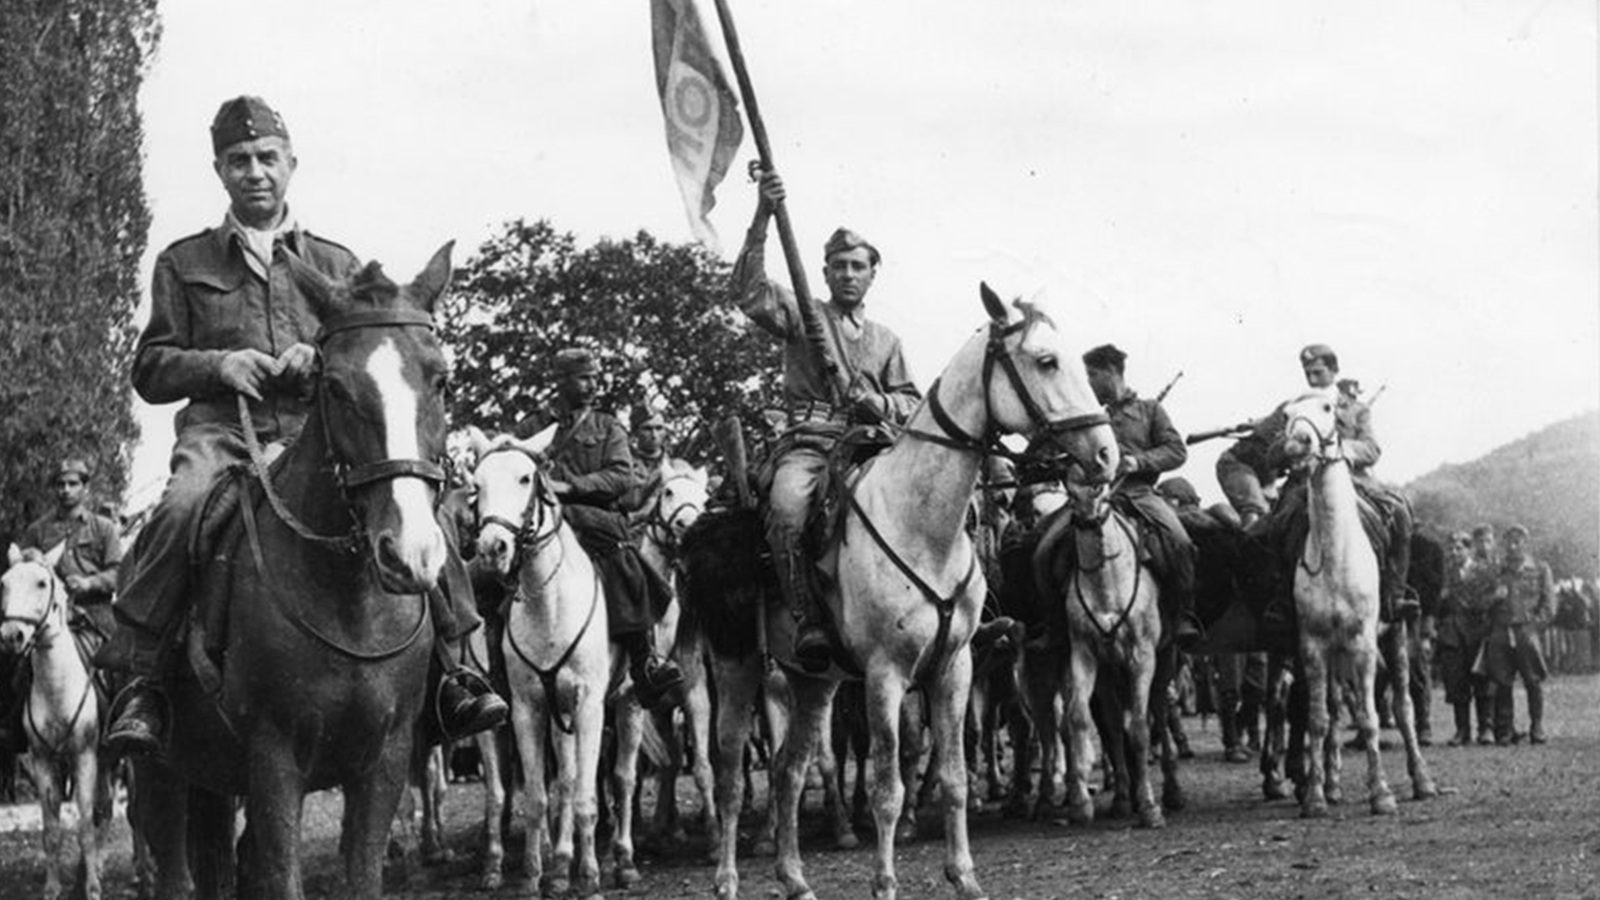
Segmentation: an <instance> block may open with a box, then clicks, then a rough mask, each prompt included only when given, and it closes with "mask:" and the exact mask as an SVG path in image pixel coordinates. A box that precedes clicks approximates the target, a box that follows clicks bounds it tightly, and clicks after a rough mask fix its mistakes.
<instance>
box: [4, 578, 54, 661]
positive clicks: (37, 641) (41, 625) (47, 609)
mask: <svg viewBox="0 0 1600 900" xmlns="http://www.w3.org/2000/svg"><path fill="white" fill-rule="evenodd" d="M38 564H39V565H41V566H42V565H44V563H43V562H42V561H39V562H38ZM60 587H61V579H59V578H57V577H55V573H53V572H52V573H50V598H49V599H48V600H46V601H45V604H44V611H43V612H41V613H39V615H38V617H37V618H29V617H28V616H17V615H12V614H11V613H10V612H7V613H5V615H3V616H0V623H5V622H21V623H22V624H24V625H31V626H33V634H31V635H29V636H28V641H27V643H25V644H23V645H22V649H21V650H19V651H17V655H18V656H20V657H22V658H23V659H26V658H27V657H28V654H30V653H32V652H33V651H34V650H36V649H38V648H40V647H49V646H50V644H49V643H47V642H44V641H42V640H41V638H43V637H44V631H45V626H46V625H47V624H49V623H50V621H51V619H52V618H54V616H55V612H56V610H57V609H60V608H61V600H60V594H61V592H60V590H58V589H59V588H60Z"/></svg>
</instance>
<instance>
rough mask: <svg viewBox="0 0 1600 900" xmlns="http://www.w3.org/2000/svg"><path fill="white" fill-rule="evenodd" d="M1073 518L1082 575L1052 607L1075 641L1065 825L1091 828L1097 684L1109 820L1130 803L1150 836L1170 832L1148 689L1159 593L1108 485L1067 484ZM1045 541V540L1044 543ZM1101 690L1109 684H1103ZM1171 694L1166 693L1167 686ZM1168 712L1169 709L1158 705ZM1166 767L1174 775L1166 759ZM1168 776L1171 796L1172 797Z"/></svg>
mask: <svg viewBox="0 0 1600 900" xmlns="http://www.w3.org/2000/svg"><path fill="white" fill-rule="evenodd" d="M1067 494H1068V497H1069V498H1070V507H1071V508H1070V513H1069V515H1068V516H1066V517H1065V520H1066V521H1065V523H1064V524H1065V525H1066V526H1067V527H1068V528H1070V529H1071V535H1070V536H1067V537H1064V539H1066V540H1071V541H1073V542H1074V550H1075V556H1076V559H1077V565H1076V566H1075V567H1074V568H1073V571H1072V572H1071V573H1070V574H1069V575H1068V576H1067V577H1066V580H1065V583H1064V584H1062V585H1061V589H1062V591H1063V592H1064V594H1063V595H1062V596H1059V597H1055V598H1052V600H1053V602H1059V603H1063V604H1064V605H1065V610H1066V622H1067V633H1068V635H1069V637H1070V640H1069V650H1068V660H1069V662H1068V666H1067V680H1066V705H1067V722H1068V736H1069V739H1070V740H1071V742H1072V754H1071V767H1070V768H1069V769H1068V772H1067V815H1068V818H1069V819H1071V820H1072V821H1073V822H1076V823H1080V824H1083V823H1087V822H1090V821H1092V820H1093V819H1094V801H1093V800H1091V799H1090V797H1089V787H1088V783H1089V770H1090V766H1091V765H1092V764H1093V761H1094V756H1093V743H1094V721H1093V718H1092V716H1091V715H1090V710H1089V704H1090V701H1091V699H1092V698H1093V697H1094V695H1095V688H1096V686H1097V684H1098V685H1099V686H1100V688H1101V696H1102V697H1103V698H1105V699H1106V700H1107V701H1108V703H1109V705H1110V707H1111V708H1108V709H1107V710H1106V712H1107V715H1106V717H1105V718H1106V722H1105V724H1106V726H1107V732H1108V733H1107V734H1106V735H1105V738H1106V740H1105V746H1104V747H1103V748H1102V750H1103V752H1104V755H1105V757H1106V759H1105V760H1104V762H1105V765H1106V766H1107V768H1108V769H1110V770H1111V771H1112V772H1113V773H1114V778H1115V792H1114V799H1113V810H1114V811H1115V812H1117V813H1121V812H1122V811H1123V808H1124V807H1125V806H1126V805H1127V804H1128V802H1129V800H1130V799H1131V800H1132V803H1133V807H1134V810H1135V811H1136V812H1137V813H1138V815H1139V824H1140V825H1141V826H1143V827H1145V828H1160V827H1162V826H1163V825H1165V824H1166V823H1165V821H1164V819H1163V817H1162V813H1161V806H1159V805H1158V804H1157V803H1156V801H1155V792H1154V790H1153V788H1152V787H1151V784H1150V772H1149V759H1150V717H1149V711H1150V708H1151V703H1152V701H1151V694H1152V685H1154V684H1156V675H1157V670H1158V668H1159V667H1160V662H1161V660H1160V658H1159V652H1160V651H1159V649H1158V648H1159V646H1160V643H1161V635H1162V621H1161V607H1160V599H1161V588H1160V586H1159V585H1158V584H1157V583H1156V580H1155V577H1154V575H1153V573H1152V571H1151V569H1150V566H1149V565H1147V564H1146V563H1144V562H1142V561H1140V558H1139V543H1138V538H1137V528H1138V525H1137V524H1136V523H1134V522H1133V521H1131V520H1130V519H1129V517H1128V516H1126V515H1125V514H1123V512H1122V511H1120V510H1118V509H1115V508H1114V507H1113V506H1112V503H1111V496H1110V492H1109V491H1108V490H1107V489H1106V486H1105V485H1085V484H1082V483H1079V482H1078V481H1077V480H1076V479H1072V478H1069V479H1067ZM1047 540H1048V539H1047ZM1101 682H1104V683H1101ZM1161 689H1162V690H1165V685H1164V684H1162V685H1161ZM1161 708H1162V711H1163V713H1164V712H1165V705H1164V703H1163V704H1162V705H1161ZM1163 761H1164V762H1165V763H1168V764H1170V765H1171V766H1173V767H1175V765H1176V764H1175V761H1173V760H1172V759H1171V758H1170V754H1166V755H1164V757H1163ZM1174 776H1175V771H1173V770H1172V769H1171V768H1169V769H1168V777H1167V778H1166V779H1165V780H1166V783H1167V786H1168V789H1169V790H1170V789H1172V788H1175V787H1176V784H1177V781H1176V778H1175V777H1174Z"/></svg>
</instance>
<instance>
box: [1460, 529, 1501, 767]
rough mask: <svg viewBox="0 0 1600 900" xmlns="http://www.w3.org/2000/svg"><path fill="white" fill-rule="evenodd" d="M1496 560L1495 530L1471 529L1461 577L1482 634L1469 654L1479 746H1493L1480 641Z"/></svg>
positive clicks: (1490, 695)
mask: <svg viewBox="0 0 1600 900" xmlns="http://www.w3.org/2000/svg"><path fill="white" fill-rule="evenodd" d="M1498 566H1499V558H1498V557H1497V556H1496V553H1495V546H1494V528H1493V527H1492V526H1490V525H1488V524H1483V525H1479V526H1478V527H1476V528H1474V529H1472V555H1471V558H1470V559H1468V560H1467V566H1466V568H1465V570H1464V574H1463V577H1462V582H1463V585H1462V590H1461V599H1462V602H1463V603H1464V604H1466V605H1467V606H1468V607H1469V608H1470V610H1471V614H1472V615H1473V616H1474V617H1475V618H1476V619H1477V620H1478V621H1479V623H1480V625H1481V628H1482V633H1481V634H1480V635H1479V638H1478V642H1477V645H1476V647H1475V648H1474V649H1473V651H1472V656H1470V657H1469V658H1470V659H1472V660H1473V663H1472V669H1471V672H1472V692H1473V705H1474V706H1475V707H1476V708H1477V711H1478V743H1479V744H1483V745H1488V744H1493V743H1494V705H1495V685H1494V682H1493V681H1491V680H1490V679H1489V678H1488V676H1487V675H1485V674H1484V672H1483V639H1484V638H1486V637H1488V634H1489V605H1490V604H1491V603H1493V602H1494V598H1493V596H1491V594H1492V592H1493V590H1494V587H1493V585H1492V584H1491V583H1490V582H1491V581H1492V578H1493V574H1494V572H1495V570H1496V569H1497V568H1498Z"/></svg>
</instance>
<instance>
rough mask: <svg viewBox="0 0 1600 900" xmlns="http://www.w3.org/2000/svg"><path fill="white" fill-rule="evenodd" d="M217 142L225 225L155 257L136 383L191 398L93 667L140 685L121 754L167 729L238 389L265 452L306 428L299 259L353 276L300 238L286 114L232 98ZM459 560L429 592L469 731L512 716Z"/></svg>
mask: <svg viewBox="0 0 1600 900" xmlns="http://www.w3.org/2000/svg"><path fill="white" fill-rule="evenodd" d="M211 145H212V150H213V152H214V154H215V162H214V164H213V168H214V169H215V171H216V173H217V176H218V177H219V178H220V179H221V181H222V185H223V187H224V188H225V189H226V190H227V193H228V197H229V200H230V206H229V210H228V212H227V215H226V216H225V217H224V219H223V222H222V224H221V225H219V226H217V227H214V228H208V229H206V230H205V231H202V232H200V233H198V234H196V235H193V236H191V237H187V238H184V239H183V240H180V241H178V242H177V243H175V244H173V245H172V246H170V247H168V248H167V249H166V250H165V251H163V252H162V253H161V256H160V257H159V258H158V259H157V260H156V267H155V280H154V285H153V287H152V289H151V300H152V308H151V315H150V322H149V324H148V325H147V326H146V327H145V330H144V333H143V335H141V336H140V339H139V346H138V350H137V353H136V356H135V359H134V363H133V384H134V388H135V389H136V390H137V391H138V392H139V395H140V396H141V397H143V398H144V399H145V400H146V401H148V402H150V403H172V402H176V401H179V400H187V401H189V402H188V405H187V406H185V407H184V408H183V410H182V411H180V412H179V413H178V416H177V422H176V430H177V435H178V436H177V445H176V446H175V447H174V448H173V452H172V459H171V463H170V465H171V470H172V474H171V475H170V477H169V478H168V479H167V485H166V490H165V491H164V492H163V494H162V496H161V500H160V502H159V503H158V504H157V506H156V508H155V509H154V510H153V511H152V513H151V515H150V520H149V523H148V524H147V525H146V526H145V528H144V530H143V531H142V532H141V534H140V537H139V540H138V542H137V543H136V545H135V553H134V554H133V558H132V561H131V563H130V565H128V566H125V567H123V569H122V573H121V588H120V592H119V597H118V600H117V603H116V605H115V608H114V611H115V613H116V617H117V619H118V621H119V622H120V623H121V625H122V626H123V627H121V628H120V629H118V631H117V633H116V635H114V636H113V638H112V639H111V640H110V641H108V642H107V643H106V645H105V646H104V647H103V648H102V649H101V652H100V654H99V655H98V657H97V659H96V662H97V663H98V664H99V665H100V666H102V667H104V668H107V669H110V670H113V671H124V672H130V673H131V674H133V675H135V676H138V677H137V679H136V680H135V681H134V682H133V684H132V685H130V687H129V688H128V690H127V692H126V697H125V703H124V705H123V707H122V713H121V715H120V717H119V718H118V719H117V721H116V723H115V724H114V725H113V726H112V728H111V730H110V732H109V733H108V734H107V736H106V741H107V744H108V745H109V746H111V747H113V748H114V749H117V750H132V751H140V750H150V749H155V748H157V747H159V746H160V745H161V743H162V740H163V736H164V734H165V730H166V725H167V723H166V721H165V718H166V712H165V703H164V701H163V699H162V683H163V681H164V680H165V678H166V677H167V676H168V674H169V669H170V667H171V666H172V665H173V664H174V662H175V659H174V658H175V656H176V655H177V654H175V653H174V652H173V649H174V646H175V645H176V643H177V635H178V632H179V631H180V629H181V627H182V624H183V621H184V619H185V616H186V614H187V612H188V610H189V601H188V596H187V593H188V590H189V588H190V587H191V578H190V575H191V571H192V570H193V569H194V567H195V566H197V565H198V564H199V561H198V560H194V559H191V558H190V552H189V551H190V547H191V536H192V533H193V532H194V530H195V529H196V527H197V525H196V521H195V520H196V518H197V517H198V516H199V515H200V513H201V511H202V509H203V507H205V506H206V504H207V498H208V497H210V496H211V494H212V490H213V487H214V486H215V485H216V483H217V482H218V479H219V476H221V475H222V474H223V473H224V472H225V471H227V470H228V469H229V468H231V467H233V466H235V465H238V464H241V463H243V462H245V461H247V460H249V459H250V453H249V449H248V447H247V440H246V434H245V431H244V423H242V422H240V421H239V418H240V417H239V415H238V413H237V412H236V409H235V403H236V401H235V395H236V394H242V395H244V396H245V397H247V398H249V400H250V415H251V422H250V423H249V425H250V428H251V429H252V430H253V431H254V433H255V434H256V435H257V436H258V438H259V440H260V443H261V444H263V445H265V444H267V443H268V442H287V441H289V440H291V439H293V438H294V437H295V436H296V435H297V434H299V432H300V430H301V427H302V426H303V425H304V424H305V421H306V416H307V413H308V412H309V406H308V396H309V391H308V390H307V388H308V386H309V384H310V379H311V377H312V375H313V374H314V371H315V368H316V350H315V349H314V348H313V346H312V345H313V342H314V335H316V333H317V331H318V329H319V328H320V327H321V324H322V323H321V321H320V320H319V313H318V311H317V308H316V306H315V305H314V304H312V303H311V302H310V300H309V299H308V297H307V296H306V294H305V292H304V290H303V289H302V287H301V286H300V284H299V283H298V282H297V280H296V278H295V277H294V274H293V269H292V265H294V264H299V265H303V266H310V267H311V268H312V269H315V270H316V271H317V272H319V273H321V274H322V275H324V276H326V277H328V278H329V279H332V280H341V279H346V278H348V277H349V276H351V275H353V274H354V273H355V272H356V271H357V269H358V268H359V265H358V263H357V260H356V257H355V255H354V254H352V253H351V252H350V251H349V250H347V249H346V248H345V247H343V246H341V245H339V244H337V243H334V242H333V241H329V240H327V239H325V238H322V237H319V236H317V235H315V234H312V233H311V232H309V231H306V230H305V229H303V228H301V227H300V225H299V223H298V222H297V221H296V220H295V218H294V216H293V215H292V214H291V213H290V210H289V207H288V205H287V203H286V202H285V200H284V195H285V193H286V192H287V190H288V187H289V181H290V178H291V177H292V176H293V174H294V172H295V168H296V166H297V165H298V161H297V160H296V158H295V155H294V148H293V145H292V144H291V143H290V140H289V132H288V129H287V128H286V127H285V126H284V123H283V119H282V117H281V116H279V115H278V114H277V113H276V112H275V111H273V109H272V108H271V107H269V106H268V105H267V104H266V102H265V101H263V100H262V99H261V98H259V97H237V98H235V99H232V100H229V101H227V102H225V103H223V104H222V106H221V108H219V109H218V110H217V115H216V118H215V120H214V121H213V122H212V124H211ZM208 521H209V519H208ZM449 557H450V558H449V561H448V562H447V564H446V566H445V568H446V573H447V575H446V576H441V578H440V582H441V586H442V585H444V584H445V583H446V581H450V582H452V583H453V585H452V589H451V590H444V589H443V588H442V587H441V588H439V589H435V590H434V591H433V592H432V593H431V595H430V598H429V602H430V609H431V615H432V616H433V621H434V623H435V634H436V644H435V649H436V654H437V656H438V657H439V659H440V662H441V664H442V667H443V669H444V670H445V675H444V676H443V678H442V679H441V680H440V683H439V686H438V690H439V698H440V703H439V709H440V710H441V714H442V718H443V720H444V721H442V722H441V723H440V724H441V725H442V726H443V727H444V730H445V731H446V733H448V734H451V735H454V736H460V735H465V734H469V733H472V732H474V731H481V730H484V729H487V728H492V727H494V726H496V725H498V724H499V723H500V722H502V721H504V720H505V718H506V716H507V714H508V712H509V708H508V707H507V706H506V704H505V701H503V700H501V699H500V698H498V697H496V696H495V695H494V694H493V692H492V691H491V690H490V688H489V687H488V684H487V682H485V681H484V680H483V679H482V677H481V676H479V675H477V674H476V673H475V672H473V671H472V670H470V669H468V668H467V666H468V664H472V665H476V664H477V659H474V658H473V657H474V656H476V657H477V658H478V659H481V658H482V655H483V654H482V653H475V654H463V653H462V652H461V649H460V642H462V641H464V640H466V639H468V637H469V635H472V634H473V632H475V631H476V630H477V628H478V626H479V625H480V624H482V620H481V619H480V618H479V617H478V613H477V610H476V609H475V608H474V604H473V598H472V594H471V590H470V586H469V585H467V584H466V578H465V568H464V567H463V566H462V565H461V561H460V558H459V556H458V554H457V553H456V551H455V548H454V547H452V548H451V549H450V551H449ZM452 573H453V574H452ZM481 640H482V637H481V633H480V634H478V635H477V636H476V641H477V642H481Z"/></svg>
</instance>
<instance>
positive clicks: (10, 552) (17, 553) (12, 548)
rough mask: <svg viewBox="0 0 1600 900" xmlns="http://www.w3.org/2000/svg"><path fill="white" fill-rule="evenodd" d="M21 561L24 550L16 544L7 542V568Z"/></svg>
mask: <svg viewBox="0 0 1600 900" xmlns="http://www.w3.org/2000/svg"><path fill="white" fill-rule="evenodd" d="M19 562H22V551H21V550H20V549H18V548H17V545H16V544H7V545H6V566H7V568H9V567H11V566H14V565H16V564H17V563H19Z"/></svg>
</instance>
